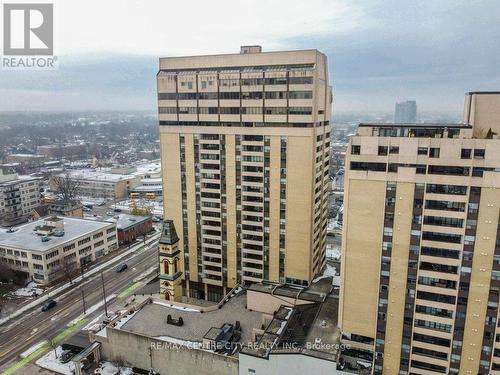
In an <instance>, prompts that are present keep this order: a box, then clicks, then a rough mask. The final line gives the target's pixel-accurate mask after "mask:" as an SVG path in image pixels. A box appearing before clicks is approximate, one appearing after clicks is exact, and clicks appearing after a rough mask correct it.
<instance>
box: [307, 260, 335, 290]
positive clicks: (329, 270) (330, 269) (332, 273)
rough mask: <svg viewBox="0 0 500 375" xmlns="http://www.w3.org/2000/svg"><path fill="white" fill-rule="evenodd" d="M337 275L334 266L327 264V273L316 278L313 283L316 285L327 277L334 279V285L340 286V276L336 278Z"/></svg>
mask: <svg viewBox="0 0 500 375" xmlns="http://www.w3.org/2000/svg"><path fill="white" fill-rule="evenodd" d="M336 274H337V269H336V268H335V267H334V266H331V265H329V264H327V265H326V269H325V272H323V274H322V275H320V276H318V277H316V278H315V279H314V280H313V281H312V282H313V283H315V282H318V281H320V280H322V279H324V278H325V277H332V278H333V279H332V284H333V285H337V286H338V285H340V276H336Z"/></svg>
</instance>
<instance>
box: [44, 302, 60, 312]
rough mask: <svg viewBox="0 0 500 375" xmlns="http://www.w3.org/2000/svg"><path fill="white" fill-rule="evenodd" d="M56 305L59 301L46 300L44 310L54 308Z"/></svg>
mask: <svg viewBox="0 0 500 375" xmlns="http://www.w3.org/2000/svg"><path fill="white" fill-rule="evenodd" d="M55 305H57V302H56V301H54V300H53V299H49V300H48V301H47V302H45V303H44V304H43V306H42V311H47V310H50V309H51V308H53V307H54V306H55Z"/></svg>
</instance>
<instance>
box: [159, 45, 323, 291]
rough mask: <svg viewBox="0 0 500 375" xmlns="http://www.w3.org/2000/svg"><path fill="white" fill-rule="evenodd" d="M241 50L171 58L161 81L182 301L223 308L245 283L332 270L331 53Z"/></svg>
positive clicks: (168, 203) (296, 279)
mask: <svg viewBox="0 0 500 375" xmlns="http://www.w3.org/2000/svg"><path fill="white" fill-rule="evenodd" d="M243 51H244V53H241V54H230V55H213V56H193V57H175V58H162V59H160V71H159V72H158V75H157V86H158V108H159V119H160V141H161V157H162V160H161V162H162V169H163V171H162V173H163V194H164V212H166V213H167V214H166V216H165V217H168V218H171V219H173V220H174V222H175V227H176V228H177V232H178V233H179V238H180V241H179V248H180V249H181V251H182V257H181V262H182V265H181V266H182V269H183V278H184V283H183V284H184V293H185V295H187V296H194V297H197V298H205V299H210V300H214V301H216V300H218V299H220V298H221V296H222V295H224V293H225V292H227V291H228V290H229V289H231V288H233V287H234V286H235V285H237V284H238V283H240V282H258V281H260V280H263V279H266V280H272V281H281V282H289V283H295V284H300V285H307V284H308V283H309V282H310V281H311V280H312V278H313V277H314V275H316V274H318V273H319V272H320V271H321V269H322V268H323V266H324V262H325V247H326V242H325V237H326V225H327V224H326V222H327V196H328V194H327V192H328V189H329V183H328V181H329V179H328V168H329V150H330V126H329V120H330V116H331V100H332V97H331V88H330V87H329V85H328V69H327V61H326V56H325V55H323V54H321V53H319V52H318V51H316V50H306V51H288V52H269V53H261V52H259V49H258V48H250V49H243ZM290 202H293V204H290Z"/></svg>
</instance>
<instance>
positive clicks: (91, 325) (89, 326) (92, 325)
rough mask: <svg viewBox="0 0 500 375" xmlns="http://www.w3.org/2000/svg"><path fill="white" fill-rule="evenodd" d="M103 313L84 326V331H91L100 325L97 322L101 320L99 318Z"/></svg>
mask: <svg viewBox="0 0 500 375" xmlns="http://www.w3.org/2000/svg"><path fill="white" fill-rule="evenodd" d="M103 315H104V314H101V315H99V316H98V317H97V318H95V319H93V320H91V321H90V322H89V323H88V324H87V325H86V326H85V327H83V328H82V331H90V330H92V329H94V328H97V327H98V326H99V324H97V322H98V321H99V319H101V318H102V316H103Z"/></svg>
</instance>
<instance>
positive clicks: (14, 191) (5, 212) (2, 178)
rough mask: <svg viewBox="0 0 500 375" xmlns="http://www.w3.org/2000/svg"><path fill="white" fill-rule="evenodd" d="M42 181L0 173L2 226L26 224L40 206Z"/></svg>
mask: <svg viewBox="0 0 500 375" xmlns="http://www.w3.org/2000/svg"><path fill="white" fill-rule="evenodd" d="M40 200H41V198H40V179H39V178H37V177H30V176H18V175H17V174H7V175H4V174H2V172H0V224H1V225H3V226H12V225H16V224H20V223H22V222H25V221H27V220H28V218H29V217H30V214H31V211H32V210H33V209H34V208H35V207H37V206H39V205H40Z"/></svg>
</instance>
